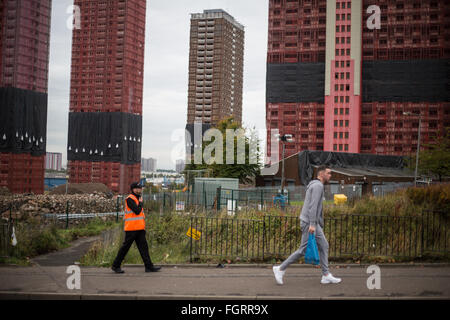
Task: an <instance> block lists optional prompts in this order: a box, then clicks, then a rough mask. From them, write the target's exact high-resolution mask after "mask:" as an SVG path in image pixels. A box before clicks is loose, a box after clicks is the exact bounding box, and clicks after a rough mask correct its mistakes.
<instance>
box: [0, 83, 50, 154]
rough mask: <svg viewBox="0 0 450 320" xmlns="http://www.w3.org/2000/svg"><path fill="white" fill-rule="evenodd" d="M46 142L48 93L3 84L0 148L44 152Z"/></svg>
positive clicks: (14, 151) (0, 99) (33, 152)
mask: <svg viewBox="0 0 450 320" xmlns="http://www.w3.org/2000/svg"><path fill="white" fill-rule="evenodd" d="M46 143H47V94H46V93H42V92H35V91H31V90H24V89H18V88H13V87H2V88H0V151H1V152H12V153H30V154H31V155H33V156H41V155H44V154H45V151H46Z"/></svg>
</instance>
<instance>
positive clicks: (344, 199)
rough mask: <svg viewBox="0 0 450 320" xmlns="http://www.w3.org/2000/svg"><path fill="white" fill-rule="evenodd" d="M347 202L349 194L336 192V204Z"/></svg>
mask: <svg viewBox="0 0 450 320" xmlns="http://www.w3.org/2000/svg"><path fill="white" fill-rule="evenodd" d="M346 202H347V196H346V195H345V194H335V195H334V204H342V203H346Z"/></svg>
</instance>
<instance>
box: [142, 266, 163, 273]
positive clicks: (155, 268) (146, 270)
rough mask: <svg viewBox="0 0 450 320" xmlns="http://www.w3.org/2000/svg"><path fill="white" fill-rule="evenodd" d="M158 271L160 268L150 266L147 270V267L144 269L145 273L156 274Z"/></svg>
mask: <svg viewBox="0 0 450 320" xmlns="http://www.w3.org/2000/svg"><path fill="white" fill-rule="evenodd" d="M159 270H161V267H155V266H151V267H149V268H147V267H146V268H145V272H157V271H159Z"/></svg>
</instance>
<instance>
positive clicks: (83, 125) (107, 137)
mask: <svg viewBox="0 0 450 320" xmlns="http://www.w3.org/2000/svg"><path fill="white" fill-rule="evenodd" d="M141 139H142V116H141V115H135V114H130V113H123V112H71V113H69V138H68V144H67V149H68V150H67V159H68V160H80V161H113V162H121V163H123V164H134V163H140V162H141Z"/></svg>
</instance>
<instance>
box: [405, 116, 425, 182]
mask: <svg viewBox="0 0 450 320" xmlns="http://www.w3.org/2000/svg"><path fill="white" fill-rule="evenodd" d="M403 115H405V116H419V132H418V134H417V150H416V167H415V169H414V187H416V186H417V172H418V168H419V152H420V129H421V127H422V114H421V113H420V111H419V113H412V112H403Z"/></svg>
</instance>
